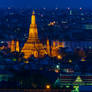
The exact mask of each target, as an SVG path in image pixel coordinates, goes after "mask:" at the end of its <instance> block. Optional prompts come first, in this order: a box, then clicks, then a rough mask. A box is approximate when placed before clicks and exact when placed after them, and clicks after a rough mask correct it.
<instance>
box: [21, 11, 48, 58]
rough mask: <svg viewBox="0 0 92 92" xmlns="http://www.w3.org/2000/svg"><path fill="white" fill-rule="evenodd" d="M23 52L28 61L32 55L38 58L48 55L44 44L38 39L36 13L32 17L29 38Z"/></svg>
mask: <svg viewBox="0 0 92 92" xmlns="http://www.w3.org/2000/svg"><path fill="white" fill-rule="evenodd" d="M21 52H23V53H24V58H25V59H28V58H29V57H30V56H32V55H33V56H34V57H36V58H38V57H44V56H45V54H47V52H46V50H45V49H44V46H43V44H42V43H41V42H40V40H39V38H38V31H37V25H36V18H35V12H34V11H33V13H32V17H31V24H30V28H29V37H28V39H27V41H26V43H25V44H24V46H23V48H22V50H21Z"/></svg>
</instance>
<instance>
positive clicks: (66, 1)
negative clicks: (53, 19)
mask: <svg viewBox="0 0 92 92" xmlns="http://www.w3.org/2000/svg"><path fill="white" fill-rule="evenodd" d="M7 7H16V8H56V7H57V8H67V7H71V8H80V7H83V8H92V0H0V8H7Z"/></svg>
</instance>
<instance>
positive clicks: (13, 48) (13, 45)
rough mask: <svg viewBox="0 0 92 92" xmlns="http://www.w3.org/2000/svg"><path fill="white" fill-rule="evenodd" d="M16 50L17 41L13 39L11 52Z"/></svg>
mask: <svg viewBox="0 0 92 92" xmlns="http://www.w3.org/2000/svg"><path fill="white" fill-rule="evenodd" d="M14 51H15V41H14V40H12V41H11V52H14Z"/></svg>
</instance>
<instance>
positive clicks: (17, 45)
mask: <svg viewBox="0 0 92 92" xmlns="http://www.w3.org/2000/svg"><path fill="white" fill-rule="evenodd" d="M19 49H20V48H19V41H16V51H17V52H19Z"/></svg>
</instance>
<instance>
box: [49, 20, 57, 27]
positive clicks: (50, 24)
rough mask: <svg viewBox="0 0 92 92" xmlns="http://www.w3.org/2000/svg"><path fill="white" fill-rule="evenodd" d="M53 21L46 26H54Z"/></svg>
mask: <svg viewBox="0 0 92 92" xmlns="http://www.w3.org/2000/svg"><path fill="white" fill-rule="evenodd" d="M55 23H56V22H55V21H53V22H50V23H49V24H48V26H54V25H55Z"/></svg>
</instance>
